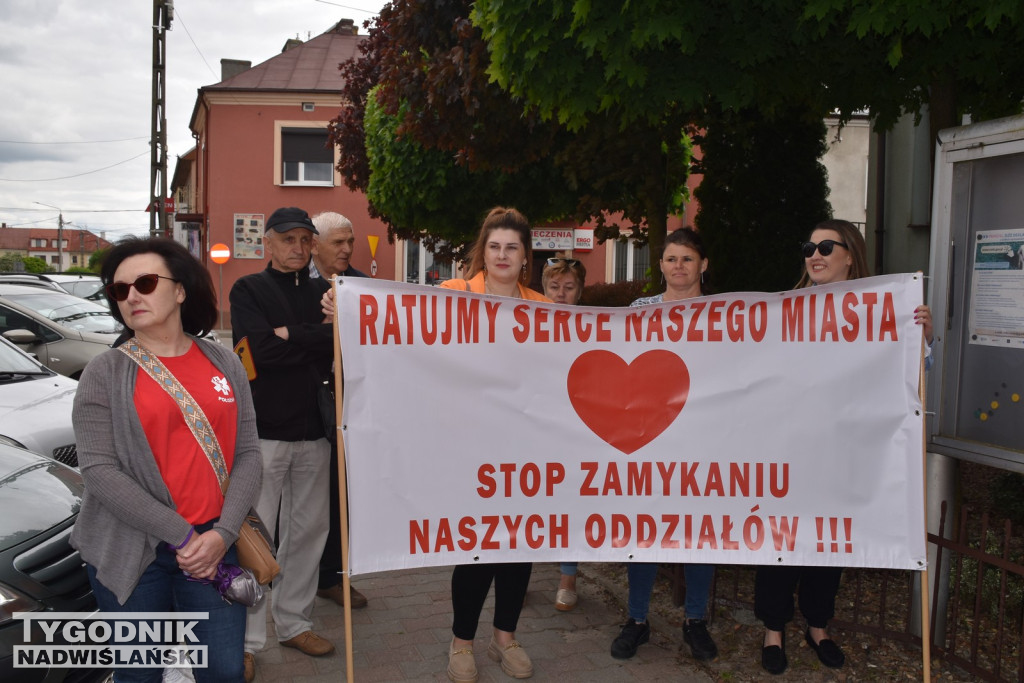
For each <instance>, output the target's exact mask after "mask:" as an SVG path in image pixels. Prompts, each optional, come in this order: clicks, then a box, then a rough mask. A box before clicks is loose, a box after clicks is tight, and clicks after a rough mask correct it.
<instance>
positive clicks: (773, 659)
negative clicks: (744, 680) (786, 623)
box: [761, 631, 789, 676]
mask: <svg viewBox="0 0 1024 683" xmlns="http://www.w3.org/2000/svg"><path fill="white" fill-rule="evenodd" d="M788 666H789V660H788V659H786V632H785V631H783V632H782V646H781V647H779V646H778V645H768V646H766V647H762V648H761V668H762V669H764V670H765V671H767V672H768V673H770V674H771V675H773V676H778V675H779V674H781V673H782V672H783V671H785V670H786V668H787V667H788Z"/></svg>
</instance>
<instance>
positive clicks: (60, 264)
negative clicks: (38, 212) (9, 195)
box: [32, 202, 64, 273]
mask: <svg viewBox="0 0 1024 683" xmlns="http://www.w3.org/2000/svg"><path fill="white" fill-rule="evenodd" d="M32 203H33V204H38V205H39V206H45V207H46V208H48V209H57V272H58V273H59V272H61V271H62V270H64V212H63V211H61V210H60V207H59V206H51V205H50V204H43V203H42V202H32Z"/></svg>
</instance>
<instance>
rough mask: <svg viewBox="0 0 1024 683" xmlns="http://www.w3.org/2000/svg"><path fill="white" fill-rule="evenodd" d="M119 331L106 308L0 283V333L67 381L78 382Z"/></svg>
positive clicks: (71, 298)
mask: <svg viewBox="0 0 1024 683" xmlns="http://www.w3.org/2000/svg"><path fill="white" fill-rule="evenodd" d="M120 331H121V326H120V325H119V324H118V322H117V320H116V319H115V318H114V317H113V316H112V315H110V310H109V309H108V308H107V307H106V306H103V305H100V304H97V303H94V302H92V301H87V300H85V299H81V298H79V297H77V296H72V295H71V294H66V293H64V292H58V291H55V290H50V289H45V288H41V287H30V286H25V285H8V284H0V334H2V335H3V336H4V337H6V338H7V339H8V340H10V341H12V342H14V343H15V344H17V345H18V346H20V347H21V348H22V349H23V350H25V351H27V352H28V353H30V354H32V355H34V356H35V357H36V358H38V359H39V362H41V363H42V364H43V365H45V366H46V367H48V368H50V369H51V370H54V371H56V372H59V373H60V374H62V375H64V376H66V377H71V378H73V379H78V377H79V376H81V374H82V370H83V369H84V368H85V364H86V363H88V362H89V361H90V360H92V359H93V358H95V357H96V356H98V355H100V354H101V353H103V352H104V351H106V350H107V349H108V348H110V346H111V345H112V344H113V343H114V341H115V340H116V339H117V335H118V334H119V333H120Z"/></svg>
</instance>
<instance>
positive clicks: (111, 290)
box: [103, 273, 177, 301]
mask: <svg viewBox="0 0 1024 683" xmlns="http://www.w3.org/2000/svg"><path fill="white" fill-rule="evenodd" d="M161 278H163V279H164V280H170V281H171V282H177V280H175V279H174V278H173V277H167V276H166V275H156V274H153V273H150V274H148V275H140V276H138V277H137V278H135V282H111V283H110V284H109V285H107V286H106V287H104V288H103V289H105V290H106V292H107V296H109V297H110V298H111V299H113V300H114V301H124V300H125V299H127V298H128V293H129V292H130V291H131V289H132V287H134V288H135V291H136V292H138V293H139V294H152V293H153V290H154V289H156V286H157V284H159V283H160V279H161Z"/></svg>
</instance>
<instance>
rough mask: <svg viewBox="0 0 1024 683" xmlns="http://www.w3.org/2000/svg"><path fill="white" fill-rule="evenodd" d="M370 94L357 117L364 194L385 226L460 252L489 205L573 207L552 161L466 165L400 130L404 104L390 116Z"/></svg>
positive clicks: (534, 211)
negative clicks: (504, 167)
mask: <svg viewBox="0 0 1024 683" xmlns="http://www.w3.org/2000/svg"><path fill="white" fill-rule="evenodd" d="M374 95H375V91H371V93H370V96H369V97H368V98H367V102H366V110H365V118H364V122H363V125H364V127H365V146H366V157H367V164H368V171H369V173H368V178H369V182H368V183H367V185H366V196H367V198H368V199H369V200H370V202H371V204H372V205H373V206H374V207H375V209H376V210H377V211H378V212H379V214H380V215H382V216H385V217H386V218H387V220H388V221H389V224H390V225H397V226H409V229H405V230H403V229H401V228H398V229H396V230H395V232H397V233H399V234H403V236H406V237H410V238H413V239H422V241H423V242H424V244H426V246H427V247H429V248H432V249H433V250H434V251H435V252H436V253H439V254H446V255H447V254H450V255H452V256H454V257H462V256H463V255H464V254H463V250H462V249H461V247H462V246H463V245H465V244H466V243H468V242H469V241H470V240H472V238H473V237H474V236H475V235H476V232H477V230H478V229H479V227H480V222H481V221H482V219H483V216H484V215H485V213H486V211H487V209H489V208H490V207H492V206H495V205H498V204H511V205H514V206H516V207H517V208H518V209H520V210H521V211H522V212H523V213H525V214H526V215H527V216H530V217H533V218H535V217H538V216H547V215H551V214H552V213H554V214H556V215H566V214H567V213H569V212H570V211H571V210H572V208H573V203H572V198H571V196H570V195H569V194H568V193H566V192H565V191H564V188H559V187H557V186H553V185H552V182H551V180H552V176H553V174H552V171H551V168H550V167H551V162H550V160H543V159H542V160H539V161H535V162H533V163H532V164H526V165H521V166H519V167H518V168H517V169H516V170H515V171H514V172H501V171H494V170H476V171H474V170H470V169H469V168H468V166H466V165H464V164H457V163H453V162H452V159H451V155H450V154H448V153H446V152H443V151H441V150H438V149H427V148H425V147H423V146H422V145H420V144H419V143H417V142H415V141H413V140H411V139H409V138H408V137H403V136H401V135H399V134H398V133H397V130H398V128H399V126H400V121H401V119H402V115H403V114H404V112H405V110H406V107H405V106H402V107H400V108H399V111H398V114H397V115H396V116H390V115H388V114H387V113H385V112H384V109H383V107H382V106H381V105H380V104H379V103H378V102H377V98H376V97H375V96H374ZM555 177H556V178H557V176H555ZM390 231H391V228H389V232H390Z"/></svg>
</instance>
